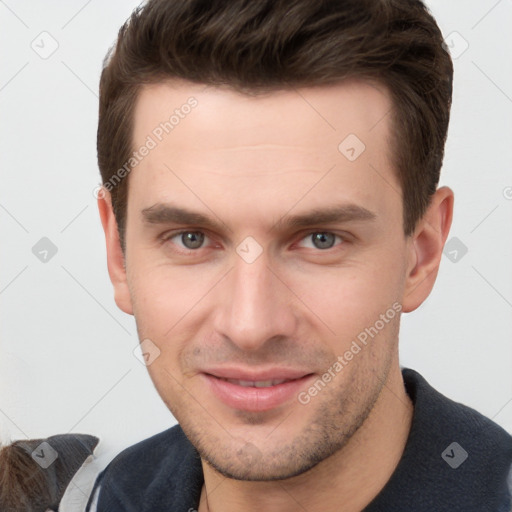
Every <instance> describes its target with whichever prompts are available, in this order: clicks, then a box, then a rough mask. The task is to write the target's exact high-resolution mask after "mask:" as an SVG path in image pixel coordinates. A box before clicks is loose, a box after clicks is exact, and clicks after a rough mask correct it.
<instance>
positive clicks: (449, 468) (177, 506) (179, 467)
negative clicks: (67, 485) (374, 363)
mask: <svg viewBox="0 0 512 512" xmlns="http://www.w3.org/2000/svg"><path fill="white" fill-rule="evenodd" d="M402 374H403V378H404V383H405V387H406V390H407V393H408V394H409V396H410V397H411V400H412V402H413V404H414V414H413V420H412V426H411V431H410V433H409V437H408V440H407V443H406V446H405V450H404V453H403V455H402V458H401V460H400V462H399V464H398V466H397V468H396V469H395V471H394V473H393V474H392V475H391V478H390V479H389V480H388V482H387V484H386V485H385V486H384V488H383V489H382V490H381V492H380V493H379V494H378V496H377V497H376V498H375V499H374V500H373V501H372V502H371V503H370V504H369V505H368V506H367V507H366V508H365V509H364V511H363V512H406V511H407V512H411V511H413V512H511V511H512V504H511V503H512V502H511V491H510V486H511V481H510V476H511V472H510V470H511V467H512V437H511V436H510V435H509V434H508V433H507V432H505V430H503V429H502V428H501V427H499V426H498V425H496V424H495V423H493V422H492V421H491V420H489V419H488V418H486V417H485V416H482V415H481V414H480V413H478V412H476V411H475V410H473V409H470V408H469V407H466V406H464V405H462V404H459V403H456V402H453V401H452V400H450V399H448V398H446V397H445V396H443V395H442V394H440V393H438V392H437V391H436V390H435V389H434V388H432V387H431V386H430V385H429V384H428V383H427V382H426V381H425V379H423V377H422V376H421V375H420V374H418V373H417V372H415V371H414V370H408V369H405V370H403V371H402ZM203 482H204V479H203V471H202V466H201V460H200V458H199V455H198V453H197V451H196V449H195V448H194V447H193V446H192V444H191V443H190V442H189V441H188V439H187V438H186V436H185V435H184V433H183V430H182V429H181V427H180V426H179V425H176V426H174V427H172V428H170V429H168V430H166V431H164V432H161V433H160V434H157V435H155V436H153V437H150V438H149V439H145V440H144V441H141V442H139V443H137V444H135V445H133V446H131V447H129V448H127V449H125V450H124V451H122V452H121V453H120V454H119V455H117V457H115V458H114V460H113V461H112V462H111V463H110V464H109V465H108V466H107V467H106V468H105V469H104V470H103V471H102V472H101V473H100V474H99V475H98V477H97V479H96V483H95V485H94V489H93V491H92V494H91V498H90V500H89V504H88V506H87V509H86V512H132V511H133V512H191V511H194V510H197V508H198V505H199V497H200V495H201V488H202V486H203ZM340 500H342V496H340Z"/></svg>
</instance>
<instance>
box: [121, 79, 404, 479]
mask: <svg viewBox="0 0 512 512" xmlns="http://www.w3.org/2000/svg"><path fill="white" fill-rule="evenodd" d="M191 98H192V99H191ZM187 104H188V105H189V107H190V108H188V107H184V105H187ZM390 108H391V102H390V98H389V96H388V94H387V93H386V91H385V89H383V88H382V87H378V86H373V85H370V84H365V83H362V82H357V81H352V82H345V83H342V84H339V85H335V86H329V87H319V88H307V89H301V90H297V91H294V90H287V91H280V92H272V93H268V94H265V95H259V96H245V95H241V94H239V93H235V92H233V91H229V90H228V89H221V88H205V87H204V86H197V85H192V84H188V83H187V84H176V83H174V84H172V85H169V84H159V85H152V86H148V87H146V88H144V89H143V90H142V92H141V94H140V96H139V98H138V102H137V105H136V108H135V117H134V134H133V136H134V148H136V149H137V148H140V147H142V146H143V145H146V146H147V147H149V146H151V148H150V150H149V151H147V152H146V151H142V152H145V153H147V155H146V156H144V157H143V158H142V159H141V161H140V162H139V163H138V164H137V165H136V166H135V167H134V168H133V170H132V171H131V172H130V175H129V189H128V210H127V221H126V252H125V263H126V282H125V283H120V284H118V285H117V290H116V300H117V302H118V304H119V305H120V307H121V308H122V309H124V310H125V311H126V312H128V313H133V314H134V315H135V318H136V322H137V329H138V333H139V337H140V339H141V340H146V341H145V342H144V343H146V346H149V347H151V349H150V350H149V352H150V353H152V354H153V355H152V356H151V359H152V360H151V362H150V364H149V365H148V370H149V373H150V376H151V379H152V380H153V382H154V385H155V387H156V389H157V390H158V393H159V394H160V396H161V398H162V399H163V400H164V402H165V403H166V404H167V406H168V407H169V409H170V410H171V412H172V413H173V414H174V416H175V417H176V419H177V420H178V421H179V423H180V424H181V426H182V428H183V430H184V432H185V433H186V435H187V436H188V438H189V439H190V440H191V442H192V443H193V444H194V445H195V446H196V448H197V449H198V451H199V452H200V454H201V456H202V458H203V460H205V461H207V462H208V463H209V464H210V465H211V466H213V467H214V468H215V469H217V470H218V471H220V472H221V473H222V474H224V475H226V476H229V477H231V478H236V479H246V480H272V479H277V478H286V477H289V476H293V475H297V474H300V473H302V472H304V471H306V470H308V469H310V468H312V467H313V466H315V465H316V464H317V463H318V462H320V461H322V460H324V459H325V458H326V457H328V456H330V455H332V454H333V453H335V452H336V451H337V450H339V449H340V448H342V447H343V445H344V444H345V443H346V442H347V441H348V440H349V439H350V437H351V436H352V435H353V434H354V433H355V432H356V431H357V430H358V428H359V427H360V426H361V425H362V424H363V423H364V421H365V419H366V418H367V417H368V415H369V413H370V411H371V410H372V408H373V406H374V404H375V403H376V401H377V400H378V397H379V395H380V392H381V389H382V386H383V383H384V382H385V381H386V379H387V376H388V372H389V370H390V367H391V366H392V365H393V364H398V363H397V359H396V352H397V338H398V326H399V316H400V315H399V312H400V309H401V302H402V298H403V296H404V286H405V275H406V272H407V267H408V255H409V250H408V247H409V245H408V239H406V238H405V236H404V233H403V224H402V200H401V195H400V185H399V182H398V181H397V179H396V178H395V175H394V172H393V170H392V167H391V162H390V150H391V148H390V144H389V134H390V116H389V115H388V113H389V111H390ZM176 109H178V112H177V113H175V118H174V119H172V120H171V125H172V128H170V126H171V125H170V124H168V125H165V122H166V121H169V117H170V115H172V114H173V112H174V111H175V110H176ZM161 123H164V124H163V125H162V124H161ZM162 126H164V127H165V128H167V130H165V129H164V128H162ZM159 128H160V129H159ZM148 136H149V137H150V139H151V140H152V141H153V143H154V144H153V143H151V142H149V139H148ZM160 139H161V140H160ZM142 152H141V153H142ZM147 340H150V341H147ZM148 343H149V345H147V344H148Z"/></svg>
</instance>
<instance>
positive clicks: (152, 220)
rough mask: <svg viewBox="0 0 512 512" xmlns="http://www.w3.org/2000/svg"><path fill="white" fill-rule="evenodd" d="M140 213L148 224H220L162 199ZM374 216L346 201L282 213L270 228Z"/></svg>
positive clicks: (218, 227)
mask: <svg viewBox="0 0 512 512" xmlns="http://www.w3.org/2000/svg"><path fill="white" fill-rule="evenodd" d="M141 213H142V217H143V220H144V221H145V222H146V223H148V224H188V225H200V226H202V227H204V228H208V229H211V230H213V231H218V230H221V229H222V224H224V223H222V222H221V221H217V220H215V219H213V218H212V217H209V216H208V215H204V214H203V213H200V212H195V211H192V210H188V209H186V208H180V207H177V206H174V205H170V204H165V203H156V204H154V205H153V206H150V207H149V208H144V209H143V210H142V211H141ZM376 219H377V215H376V214H375V213H374V212H372V211H370V210H368V209H366V208H364V207H362V206H359V205H356V204H346V205H340V206H334V207H327V208H315V209H313V210H310V211H309V212H306V213H301V214H298V215H288V214H285V215H284V216H283V217H281V218H280V219H279V220H278V221H277V222H276V223H275V224H274V225H273V226H272V228H271V230H274V229H277V230H285V229H298V228H304V227H308V226H314V225H320V224H335V223H346V222H354V221H374V220H376ZM224 227H225V225H224Z"/></svg>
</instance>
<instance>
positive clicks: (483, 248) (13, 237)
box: [0, 0, 512, 510]
mask: <svg viewBox="0 0 512 512" xmlns="http://www.w3.org/2000/svg"><path fill="white" fill-rule="evenodd" d="M137 4H138V2H136V1H126V0H116V1H108V2H102V1H100V0H89V1H88V2H84V1H83V0H73V1H67V2H64V1H57V0H54V1H42V2H36V1H34V0H33V1H28V0H6V1H0V23H1V30H0V41H1V45H2V49H3V51H2V54H1V65H0V108H1V114H2V115H1V120H0V145H1V152H0V158H1V180H0V183H1V186H0V226H1V228H0V229H1V240H2V251H1V265H0V308H1V320H2V321H1V324H0V325H1V332H0V335H1V338H0V343H1V345H0V349H1V355H0V390H1V396H0V400H1V402H0V439H2V440H3V442H7V441H9V440H15V439H24V438H27V437H28V438H33V437H45V436H49V435H53V434H57V433H66V432H82V433H90V434H95V435H97V436H98V437H100V438H101V444H100V446H99V448H98V449H97V451H96V457H95V459H94V461H93V463H92V465H91V466H90V469H89V473H88V475H87V476H84V478H83V480H82V483H81V485H82V489H81V491H83V492H84V493H85V492H86V491H87V488H88V485H90V483H91V482H92V478H93V477H94V474H93V473H95V472H97V471H99V470H100V469H101V468H103V467H104V466H105V465H106V464H107V463H108V462H109V461H110V460H111V459H112V458H113V457H114V455H115V454H116V453H118V452H119V451H120V450H121V449H123V448H124V447H126V446H128V445H130V444H133V443H135V442H136V441H138V440H141V439H143V438H146V437H148V436H151V435H153V434H155V433H157V432H160V431H162V430H164V429H166V428H168V427H169V426H171V425H173V424H174V423H175V420H174V418H173V417H172V415H171V414H170V412H168V410H167V409H166V407H165V406H164V404H163V403H162V402H161V400H160V398H159V396H158V395H157V393H156V391H155V389H154V387H153V385H152V383H151V381H150V379H149V377H148V375H147V371H146V368H145V367H144V366H143V364H141V363H140V362H139V360H138V359H137V358H136V357H135V355H134V349H135V350H136V351H137V344H138V341H137V335H136V332H135V323H134V321H133V319H132V318H131V317H129V316H126V315H125V314H123V313H121V312H120V311H119V310H118V309H117V307H116V305H115V303H114V300H113V293H112V288H111V284H110V281H109V278H108V274H107V269H106V259H105V248H104V240H103V233H102V230H101V226H100V222H99V217H98V213H97V209H96V201H95V198H94V196H93V190H94V188H95V187H96V185H97V184H98V183H99V173H98V170H97V164H96V148H95V139H96V123H97V103H98V100H97V86H98V79H99V74H100V70H101V64H102V60H103V57H104V55H105V53H106V51H107V49H108V47H109V46H110V45H111V44H112V43H113V42H114V40H115V37H116V33H117V30H118V28H119V26H120V25H121V24H122V22H123V21H124V20H125V19H126V17H127V16H128V15H129V13H130V12H131V10H132V9H133V8H134V7H135V6H136V5H137ZM428 5H429V6H430V7H431V9H432V11H433V13H434V15H435V16H436V18H437V20H438V23H439V24H440V26H441V29H442V30H443V33H444V35H445V36H447V41H448V43H449V45H450V46H451V47H452V53H453V55H454V56H456V57H457V58H456V59H455V60H454V64H455V90H454V103H453V109H452V121H451V125H450V131H449V140H448V144H447V149H446V158H445V163H444V167H443V171H442V179H441V184H442V185H448V186H450V187H452V189H453V190H454V192H455V216H454V222H453V225H452V230H451V233H450V236H449V240H450V239H451V238H452V237H457V239H459V241H460V242H461V243H462V244H464V245H465V246H466V247H467V250H468V251H467V254H465V255H463V256H462V253H461V252H460V250H459V252H458V261H456V262H453V261H451V260H450V258H449V257H448V256H443V261H442V264H441V269H440V272H439V277H438V279H437V285H436V287H435V289H434V291H433V293H432V294H431V296H430V297H429V298H428V300H427V301H426V302H425V303H424V305H422V306H421V307H420V308H419V309H418V310H417V311H416V312H414V313H412V314H408V315H404V316H403V317H402V330H401V363H402V365H404V366H408V367H412V368H414V369H416V370H418V371H420V372H421V373H422V374H423V375H424V376H425V377H426V378H427V379H428V380H429V381H430V382H431V384H433V385H434V386H435V387H436V388H437V389H438V390H439V391H441V392H443V393H444V394H446V395H448V396H449V397H451V398H453V399H455V400H457V401H461V402H463V403H465V404H468V405H470V406H472V407H474V408H476V409H477V410H479V411H481V412H482V413H484V414H485V415H487V416H488V417H490V418H493V419H494V421H496V422H497V423H499V424H500V425H502V426H503V427H505V428H506V429H508V430H509V431H511V432H512V371H511V370H512V343H510V341H511V336H510V333H511V328H512V314H511V313H512V270H511V268H512V265H511V262H512V258H511V256H512V230H511V220H512V219H511V217H512V215H511V212H512V173H511V170H510V164H511V162H512V159H511V153H512V144H511V141H512V82H511V77H512V58H511V55H512V39H511V38H510V37H505V35H504V34H507V33H508V31H509V29H510V27H511V26H512V0H500V1H496V0H485V1H484V0H471V1H469V0H458V1H455V0H450V1H449V2H447V1H446V0H432V1H429V2H428ZM44 31H46V32H48V33H49V34H50V35H51V36H48V35H40V34H41V33H42V32H44ZM454 32H456V33H455V34H454ZM52 39H54V40H55V41H56V42H57V43H58V48H57V49H56V51H55V52H54V53H53V54H52V55H50V56H47V55H44V56H45V57H47V58H45V59H44V58H41V56H40V55H39V54H38V53H37V52H36V51H35V50H34V49H33V48H32V47H31V45H33V46H35V47H36V48H37V49H38V51H39V52H40V53H41V52H45V51H46V52H48V51H49V50H50V49H51V45H52V44H56V43H54V42H53V41H52ZM37 45H39V46H37ZM466 45H468V47H467V49H466ZM42 237H48V238H49V239H50V240H51V241H52V242H53V244H55V246H56V247H57V249H58V252H57V253H56V254H55V256H53V257H52V258H49V261H47V262H46V263H43V262H41V261H40V260H39V259H38V258H37V257H36V256H35V255H34V254H33V252H32V247H33V246H34V245H35V244H36V243H37V242H38V241H39V240H40V239H41V238H42ZM451 243H452V244H455V243H456V241H455V242H454V241H451ZM459 245H460V243H459ZM450 247H452V246H450ZM456 247H457V246H456V245H453V247H452V250H453V249H454V248H456ZM454 255H455V254H454V253H452V254H451V255H450V257H451V258H453V256H454ZM76 507H77V508H76V510H79V509H80V508H79V507H78V505H77V506H76ZM72 508H73V507H72V506H69V507H68V510H71V509H72Z"/></svg>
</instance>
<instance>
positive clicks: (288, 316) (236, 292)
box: [215, 253, 296, 351]
mask: <svg viewBox="0 0 512 512" xmlns="http://www.w3.org/2000/svg"><path fill="white" fill-rule="evenodd" d="M276 274H277V275H278V272H277V271H276V270H274V269H272V268H271V267H270V266H269V262H268V259H267V257H266V255H265V253H263V254H262V255H261V256H260V257H259V258H258V259H257V260H256V261H253V262H252V263H247V262H246V261H244V260H243V259H242V258H240V257H238V256H236V258H235V262H234V268H233V269H232V270H231V272H229V274H228V275H227V277H226V280H225V282H224V283H223V286H222V291H221V293H220V295H219V296H218V300H219V301H220V303H219V305H218V307H217V308H216V318H215V329H216V332H217V333H218V334H219V335H221V336H224V337H226V338H228V339H229V340H230V341H231V342H232V343H233V344H235V345H236V346H238V347H239V348H240V349H242V350H245V351H257V350H259V349H261V348H262V347H263V345H264V344H265V343H267V342H271V340H272V339H273V338H276V337H280V338H282V337H286V338H289V337H291V336H292V335H293V333H294V330H295V328H296V317H295V315H294V311H293V300H292V295H293V294H292V293H291V291H290V290H289V289H288V288H287V287H286V286H285V285H284V284H283V282H282V280H280V279H279V278H278V277H277V276H276Z"/></svg>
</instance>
